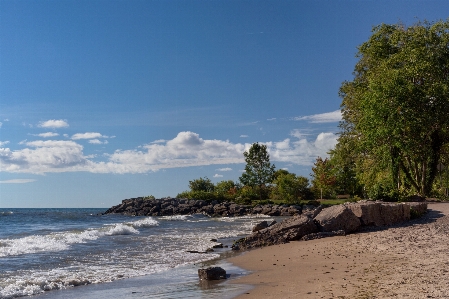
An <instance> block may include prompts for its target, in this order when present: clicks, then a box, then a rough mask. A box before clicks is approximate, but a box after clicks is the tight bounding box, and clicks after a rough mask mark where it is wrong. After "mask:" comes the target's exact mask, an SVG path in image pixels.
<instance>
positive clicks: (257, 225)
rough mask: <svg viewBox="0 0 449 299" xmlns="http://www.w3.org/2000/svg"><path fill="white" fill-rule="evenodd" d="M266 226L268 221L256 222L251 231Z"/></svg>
mask: <svg viewBox="0 0 449 299" xmlns="http://www.w3.org/2000/svg"><path fill="white" fill-rule="evenodd" d="M268 226H269V225H268V222H267V221H262V222H260V223H258V224H256V225H255V226H254V227H253V233H254V232H257V231H260V230H261V229H264V228H267V227H268Z"/></svg>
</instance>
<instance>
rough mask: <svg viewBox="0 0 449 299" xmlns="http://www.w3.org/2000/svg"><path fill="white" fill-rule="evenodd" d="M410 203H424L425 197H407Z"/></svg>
mask: <svg viewBox="0 0 449 299" xmlns="http://www.w3.org/2000/svg"><path fill="white" fill-rule="evenodd" d="M407 201H408V202H424V201H426V198H425V197H422V196H419V195H412V196H409V197H407Z"/></svg>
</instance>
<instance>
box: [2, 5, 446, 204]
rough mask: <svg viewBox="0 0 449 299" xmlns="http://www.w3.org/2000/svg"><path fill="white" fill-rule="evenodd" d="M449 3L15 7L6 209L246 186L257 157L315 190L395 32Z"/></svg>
mask: <svg viewBox="0 0 449 299" xmlns="http://www.w3.org/2000/svg"><path fill="white" fill-rule="evenodd" d="M448 12H449V2H448V1H319V0H318V1H316V0H313V1H312V0H311V1H95V0H94V1H91V0H89V1H82V0H81V1H80V0H77V1H70V0H65V1H10V0H3V1H0V208H13V207H105V208H106V207H109V206H112V205H115V204H118V203H119V202H120V201H121V200H122V199H125V198H131V197H137V196H145V195H150V194H152V195H154V196H156V197H165V196H172V197H174V196H176V195H177V194H178V193H179V192H181V191H184V190H187V189H188V181H189V180H192V179H196V178H199V177H204V176H207V177H208V178H210V179H211V180H212V181H213V182H218V181H221V180H234V181H237V180H238V178H239V176H240V175H241V173H242V169H243V168H244V160H243V151H245V150H247V149H248V148H249V146H250V145H251V144H252V143H253V142H261V143H264V144H267V146H268V148H269V151H270V156H271V160H272V162H273V163H274V164H275V165H276V167H277V168H285V169H288V170H289V171H291V172H294V173H297V174H300V175H304V176H309V174H310V172H311V165H312V164H313V162H314V160H315V159H316V157H317V156H325V155H326V152H327V151H328V150H329V149H330V148H332V147H333V146H334V145H335V142H336V135H335V133H336V132H337V131H338V121H339V119H340V113H339V106H340V102H341V99H340V98H339V97H338V89H339V87H340V85H341V83H342V82H343V81H344V80H350V79H351V78H352V70H353V67H354V65H355V63H356V58H355V53H356V51H357V50H356V49H357V46H358V45H360V44H361V43H363V42H364V41H366V40H367V39H368V37H369V36H370V33H371V28H372V26H374V25H378V24H380V23H397V22H398V21H401V22H403V23H405V24H412V23H414V22H416V20H418V19H419V20H424V19H427V20H430V21H436V20H440V19H446V18H447V17H448Z"/></svg>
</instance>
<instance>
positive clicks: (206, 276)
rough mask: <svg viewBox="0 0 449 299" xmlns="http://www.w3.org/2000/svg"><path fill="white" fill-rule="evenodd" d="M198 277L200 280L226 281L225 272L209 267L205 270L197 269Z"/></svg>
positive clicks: (221, 269) (218, 268)
mask: <svg viewBox="0 0 449 299" xmlns="http://www.w3.org/2000/svg"><path fill="white" fill-rule="evenodd" d="M198 277H199V278H200V279H201V280H219V279H226V271H225V270H224V269H223V268H221V267H209V268H206V269H198Z"/></svg>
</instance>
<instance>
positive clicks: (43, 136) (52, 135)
mask: <svg viewBox="0 0 449 299" xmlns="http://www.w3.org/2000/svg"><path fill="white" fill-rule="evenodd" d="M35 136H39V137H42V138H50V137H55V136H59V134H58V133H54V132H46V133H40V134H37V135H35Z"/></svg>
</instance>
